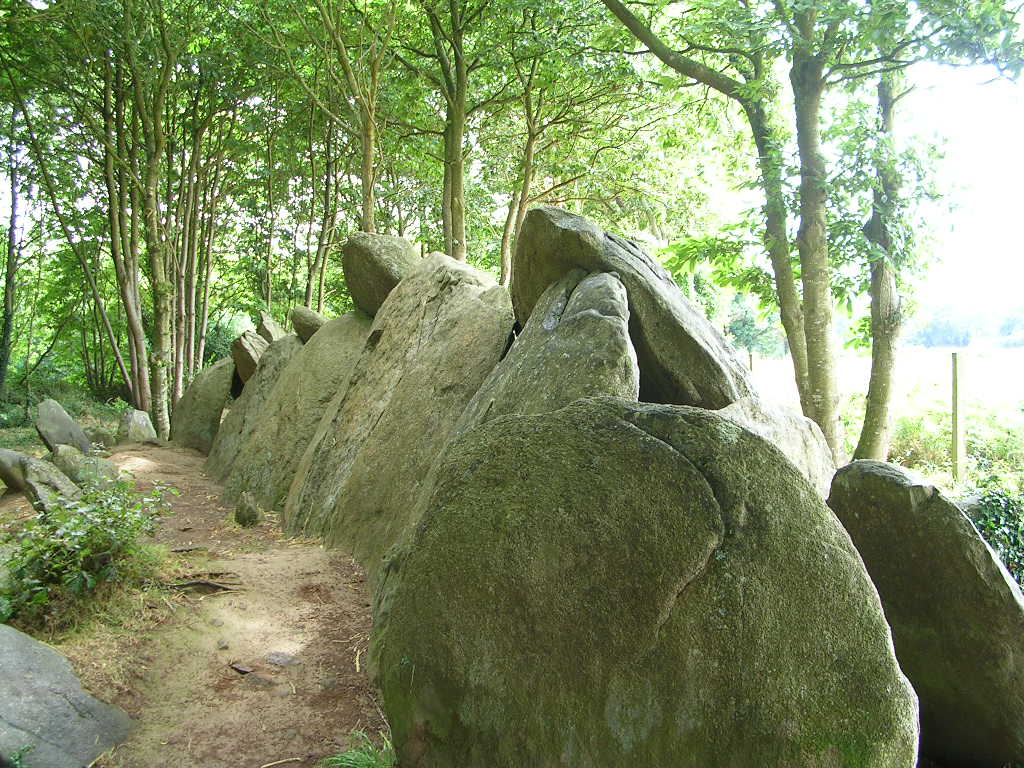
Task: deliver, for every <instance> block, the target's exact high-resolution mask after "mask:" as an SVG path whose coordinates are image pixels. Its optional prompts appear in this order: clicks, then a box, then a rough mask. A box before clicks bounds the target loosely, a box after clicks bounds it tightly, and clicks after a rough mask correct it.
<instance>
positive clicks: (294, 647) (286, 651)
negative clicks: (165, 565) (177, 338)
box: [66, 446, 386, 768]
mask: <svg viewBox="0 0 1024 768" xmlns="http://www.w3.org/2000/svg"><path fill="white" fill-rule="evenodd" d="M203 458H204V457H202V456H201V455H200V454H198V453H196V452H194V451H189V450H184V449H178V448H172V447H152V446H134V447H132V448H130V449H127V450H123V451H120V452H118V453H116V454H114V456H113V457H112V460H113V461H114V462H115V463H117V464H118V465H119V466H120V467H121V468H122V469H123V470H127V471H129V472H131V473H133V474H134V475H135V477H136V480H137V484H138V486H139V487H140V488H141V489H147V488H148V487H151V486H152V485H153V484H154V483H155V484H159V485H163V486H169V487H172V488H175V489H177V490H178V491H179V492H180V495H178V496H176V497H172V499H171V503H172V511H171V513H170V514H169V515H167V516H165V517H164V518H163V519H162V521H161V524H160V529H159V531H158V533H157V534H156V538H157V540H158V541H159V542H161V543H163V544H166V545H167V546H168V547H170V548H171V549H172V550H173V549H181V548H196V549H192V550H191V551H185V552H178V553H176V554H174V555H172V557H176V558H182V562H181V565H182V568H181V573H182V574H184V575H183V576H181V577H180V581H197V580H208V581H212V582H216V583H218V584H223V585H227V586H230V587H231V588H232V590H233V591H222V592H208V591H207V590H205V589H184V590H181V589H179V590H173V591H169V592H168V599H162V602H163V603H164V605H163V606H156V605H154V606H152V607H153V608H154V609H157V608H159V609H160V610H161V611H162V612H163V613H162V615H161V618H160V620H159V621H158V622H152V626H146V627H145V628H144V629H143V630H142V631H141V632H140V633H132V636H131V637H130V638H129V639H128V641H125V642H121V643H119V644H117V645H116V647H115V648H114V649H113V650H112V649H111V647H110V646H109V644H103V643H100V644H98V645H95V646H90V645H89V644H85V645H81V646H77V647H69V648H68V649H66V650H67V652H68V655H69V657H70V658H71V659H72V661H73V663H75V665H76V667H77V668H78V669H79V671H80V673H81V676H82V677H83V680H85V682H86V684H87V686H89V687H91V688H93V689H101V690H94V693H96V694H97V695H99V696H100V697H101V698H105V699H107V700H112V701H113V703H115V704H117V705H119V706H121V707H123V708H124V709H125V710H126V711H127V712H128V713H129V714H130V715H132V717H133V718H135V719H136V721H137V723H138V726H137V728H136V730H135V732H134V734H133V735H132V737H131V738H130V739H129V740H128V741H127V742H126V743H124V744H122V745H121V746H120V747H118V748H117V749H115V750H114V751H113V753H112V754H110V755H108V756H106V757H104V758H102V759H101V760H100V761H98V762H97V763H96V766H97V768H152V767H154V766H181V767H182V768H185V767H188V766H202V768H222V767H223V768H228V766H230V768H241V767H246V768H248V767H251V768H261V766H266V765H268V764H274V763H276V764H280V765H287V766H312V765H314V764H315V763H316V761H317V760H318V759H320V758H322V757H325V756H327V755H332V754H336V753H337V752H340V751H342V750H344V749H345V748H347V747H348V746H349V744H350V741H351V739H352V732H353V730H356V729H359V730H362V731H365V732H366V733H367V734H370V735H373V736H376V735H377V734H378V733H379V732H380V731H381V730H383V729H384V728H385V727H386V726H385V725H384V719H383V716H382V714H381V712H380V709H379V707H378V705H377V701H376V693H375V691H374V689H373V686H372V685H371V683H370V682H369V680H368V677H367V674H366V648H367V642H368V639H369V634H370V627H371V620H370V600H369V597H368V595H367V590H366V588H365V584H364V578H363V574H362V573H361V571H360V570H359V568H358V567H357V566H356V565H355V563H354V562H353V561H352V560H351V558H349V557H347V556H344V555H342V554H340V553H337V552H329V551H325V550H324V549H323V548H322V547H320V546H318V545H317V544H316V543H315V542H308V541H295V540H287V539H284V538H283V537H281V536H280V534H279V533H278V532H277V525H276V520H274V519H273V518H272V517H270V518H268V519H265V520H264V521H263V522H261V523H260V525H258V526H256V527H254V528H250V529H242V528H239V527H238V526H237V525H235V524H234V523H233V522H232V521H231V511H230V510H228V509H226V508H224V507H221V506H220V505H219V504H218V499H219V496H220V488H219V486H218V485H217V484H216V483H214V482H213V481H212V480H210V479H209V478H208V477H206V476H205V475H204V474H203V471H202V467H203ZM147 607H151V606H148V605H147ZM73 645H74V644H72V646H73ZM111 653H115V654H121V655H122V658H120V659H110V658H108V657H107V656H109V654H111ZM126 655H127V656H129V657H130V658H124V656H126ZM232 665H235V666H234V667H232ZM112 667H117V668H120V669H127V670H129V671H128V673H127V674H126V675H125V676H124V677H123V678H122V679H120V680H118V681H117V682H116V683H110V685H108V686H106V687H107V690H102V688H104V687H105V686H104V681H105V678H104V676H103V674H102V670H104V669H108V668H112Z"/></svg>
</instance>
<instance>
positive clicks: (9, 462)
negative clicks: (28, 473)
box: [0, 448, 27, 491]
mask: <svg viewBox="0 0 1024 768" xmlns="http://www.w3.org/2000/svg"><path fill="white" fill-rule="evenodd" d="M26 458H27V457H26V456H25V454H24V453H18V452H17V451H11V450H8V449H7V448H0V480H3V482H4V485H6V486H7V489H8V490H11V491H24V490H25V469H24V466H23V462H24V461H25V459H26Z"/></svg>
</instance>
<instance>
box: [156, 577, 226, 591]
mask: <svg viewBox="0 0 1024 768" xmlns="http://www.w3.org/2000/svg"><path fill="white" fill-rule="evenodd" d="M165 586H168V587H174V588H175V589H192V590H195V591H197V592H204V591H208V592H237V591H238V590H237V589H235V588H234V587H229V586H228V585H227V584H218V583H217V582H216V581H207V580H206V579H197V580H196V581H182V582H179V583H177V584H166V585H165Z"/></svg>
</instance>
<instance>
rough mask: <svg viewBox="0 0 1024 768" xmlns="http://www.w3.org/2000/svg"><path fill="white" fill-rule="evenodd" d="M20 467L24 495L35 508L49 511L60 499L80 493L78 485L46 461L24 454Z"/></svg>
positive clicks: (75, 496) (75, 497) (74, 496)
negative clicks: (23, 481) (23, 479)
mask: <svg viewBox="0 0 1024 768" xmlns="http://www.w3.org/2000/svg"><path fill="white" fill-rule="evenodd" d="M21 468H22V475H23V476H24V478H25V497H26V498H27V499H28V500H29V501H30V502H31V503H32V506H33V507H35V508H36V509H37V510H40V511H43V512H50V511H52V510H53V509H54V507H56V506H58V505H59V504H60V501H61V499H77V498H78V497H79V496H81V495H82V491H81V490H80V489H79V487H78V486H77V485H75V484H74V483H73V482H71V479H70V478H68V476H67V475H65V474H64V473H63V472H61V471H60V470H59V469H57V468H56V467H55V466H54V465H53V464H51V463H50V462H48V461H43V460H42V459H35V458H33V457H31V456H26V457H25V458H24V459H22V462H21Z"/></svg>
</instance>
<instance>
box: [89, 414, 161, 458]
mask: <svg viewBox="0 0 1024 768" xmlns="http://www.w3.org/2000/svg"><path fill="white" fill-rule="evenodd" d="M148 415H149V414H147V416H148ZM122 418H123V417H122ZM83 429H85V434H86V436H87V437H88V438H89V442H90V443H92V444H93V445H98V446H99V447H100V448H101V449H102V450H105V451H107V450H110V449H111V448H113V447H114V446H115V445H117V430H116V429H114V428H112V427H108V426H105V425H95V426H91V427H83Z"/></svg>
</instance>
